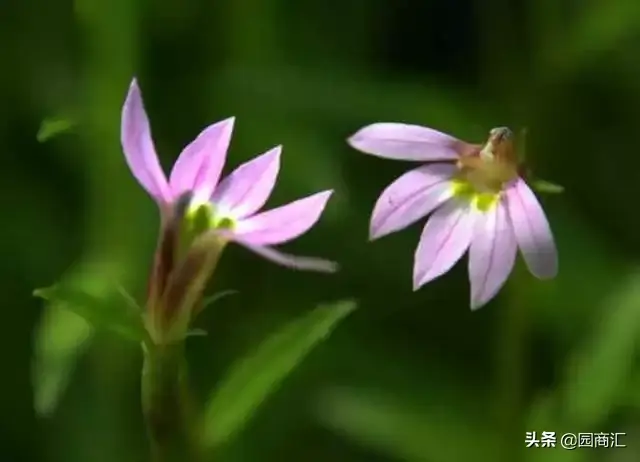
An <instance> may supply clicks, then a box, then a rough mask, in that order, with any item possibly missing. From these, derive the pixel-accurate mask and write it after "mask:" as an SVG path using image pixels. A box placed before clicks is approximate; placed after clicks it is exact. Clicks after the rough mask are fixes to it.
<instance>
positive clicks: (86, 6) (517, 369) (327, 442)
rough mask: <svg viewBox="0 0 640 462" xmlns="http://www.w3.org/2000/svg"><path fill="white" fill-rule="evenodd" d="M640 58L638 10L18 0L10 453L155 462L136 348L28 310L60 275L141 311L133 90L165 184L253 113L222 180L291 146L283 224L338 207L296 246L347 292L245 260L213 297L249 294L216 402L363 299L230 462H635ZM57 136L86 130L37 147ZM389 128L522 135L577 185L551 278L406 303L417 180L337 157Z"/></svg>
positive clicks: (8, 342) (208, 358)
mask: <svg viewBox="0 0 640 462" xmlns="http://www.w3.org/2000/svg"><path fill="white" fill-rule="evenodd" d="M639 45H640V3H638V2H634V1H629V0H607V1H596V0H588V1H561V0H520V1H517V2H516V1H507V0H476V1H471V0H466V1H465V0H446V1H444V0H441V1H431V0H393V1H391V0H344V1H342V2H320V1H299V0H262V1H260V0H220V1H204V0H183V1H180V2H178V1H169V0H163V1H156V2H152V1H149V0H147V1H137V0H111V1H104V0H93V1H91V0H78V1H76V2H75V3H74V4H72V3H71V2H69V1H65V0H21V1H19V0H4V1H2V2H1V3H0V53H1V55H0V60H1V62H2V63H3V70H2V71H1V72H0V148H1V150H2V154H1V155H2V159H3V165H2V170H1V172H2V173H1V175H2V181H1V182H0V188H2V189H1V193H2V194H0V201H1V204H2V213H3V215H4V218H3V220H2V226H1V227H0V256H1V258H0V265H1V270H2V273H1V274H2V279H1V280H0V291H1V292H0V294H2V299H3V305H4V306H3V308H2V313H3V318H2V319H3V321H2V323H1V326H2V333H1V335H0V339H1V340H0V341H1V342H2V343H1V345H0V347H1V350H0V351H2V355H3V356H2V367H3V369H2V381H1V382H0V392H1V393H0V410H1V412H2V414H1V415H2V419H1V421H0V460H1V461H3V462H4V461H7V462H18V461H30V460H50V461H60V462H62V461H64V462H88V461H91V462H101V461H105V462H106V461H118V462H120V461H138V460H145V457H146V442H145V439H144V438H145V436H144V431H143V430H144V428H143V423H142V420H141V418H140V412H139V371H140V364H141V357H140V352H139V348H138V347H137V346H136V345H134V344H128V343H126V342H125V343H123V342H122V341H121V340H120V339H118V338H116V337H114V336H112V335H110V334H105V333H97V334H94V333H92V331H91V329H90V328H89V327H87V325H86V324H84V322H83V321H82V320H80V319H79V318H77V317H76V316H75V315H73V314H70V313H68V312H65V311H61V310H59V309H55V307H49V308H47V307H46V306H43V304H42V302H41V301H40V300H38V299H35V298H33V297H32V296H31V292H32V290H33V289H34V288H36V287H41V286H46V285H49V284H51V283H53V282H54V281H56V280H58V279H59V278H60V277H61V275H63V274H65V275H66V276H67V277H69V278H74V279H76V280H77V281H80V282H81V283H82V284H85V285H86V286H87V287H90V288H91V290H94V291H98V292H99V291H100V290H103V288H104V287H105V285H106V284H107V283H108V282H107V281H110V280H112V279H113V278H116V279H118V280H119V281H120V282H122V283H123V284H124V285H126V286H127V287H128V288H129V289H130V290H131V291H132V292H134V293H135V294H137V295H140V294H143V292H144V284H145V281H146V274H147V271H148V267H149V262H150V260H151V256H152V252H153V249H154V246H155V242H156V233H157V227H158V216H157V209H156V207H155V205H154V204H153V203H152V201H151V200H150V199H149V197H148V196H147V195H146V194H145V193H144V191H143V190H142V189H141V188H140V187H139V186H138V185H137V183H136V182H135V180H134V179H133V178H132V176H131V174H130V172H129V171H128V169H127V166H126V164H125V162H124V158H123V155H122V152H121V148H120V145H119V124H120V110H121V106H122V103H123V101H124V96H125V93H126V90H127V87H128V85H129V82H130V80H131V78H132V77H133V76H134V75H135V76H137V77H138V78H139V81H140V85H141V87H142V91H143V94H144V97H145V103H146V106H147V110H148V112H149V116H150V119H151V124H152V128H153V133H154V138H155V142H156V147H157V149H158V151H159V153H160V155H161V157H162V161H163V164H164V165H165V167H166V168H167V169H168V168H169V167H170V165H171V164H172V162H173V161H174V159H175V158H176V157H177V155H178V153H179V152H180V150H181V148H182V147H183V146H185V145H186V144H187V143H188V142H189V141H190V140H191V139H192V138H193V137H194V136H195V135H196V134H197V133H198V132H199V131H200V130H201V129H202V128H203V127H205V126H206V125H207V124H209V123H212V122H214V121H217V120H221V119H223V118H226V117H228V116H231V115H235V116H236V117H237V120H236V129H235V135H234V138H233V141H232V147H231V150H230V154H229V161H228V164H227V171H228V170H229V169H231V168H233V167H235V166H237V165H238V164H239V163H241V162H243V161H245V160H247V159H249V158H251V157H253V156H255V155H257V154H259V153H262V152H264V151H266V150H267V149H269V148H271V147H273V146H275V145H277V144H283V145H284V151H283V167H282V170H281V174H280V181H279V183H278V186H277V189H276V193H275V195H274V197H273V201H272V202H270V204H281V203H284V202H287V201H290V200H292V199H294V198H297V197H301V196H303V195H307V194H310V193H312V192H315V191H318V190H320V189H327V188H335V189H336V194H335V195H334V197H333V198H332V200H331V201H330V203H329V206H328V208H327V211H326V213H325V215H324V216H323V219H322V220H321V221H320V223H319V225H318V226H317V227H316V228H314V230H313V231H312V232H310V233H309V234H308V235H306V236H304V237H303V238H301V239H299V240H298V241H296V242H295V243H294V244H292V245H289V246H287V250H288V251H295V252H297V253H301V254H306V255H319V256H323V257H326V258H332V259H335V260H338V261H340V262H341V263H342V266H343V269H342V271H341V272H340V273H339V274H338V275H336V276H325V275H318V274H313V273H299V272H294V271H291V270H287V269H283V268H279V267H275V266H273V265H272V264H270V263H269V262H266V261H264V260H261V259H259V258H257V257H255V256H253V255H251V254H248V253H247V252H245V251H243V250H242V249H239V248H232V249H230V250H229V252H228V253H226V254H225V256H224V259H223V262H222V265H221V267H220V269H219V271H218V273H217V274H216V277H215V280H214V281H213V283H212V288H211V290H212V291H215V290H222V289H236V290H239V291H240V294H239V295H236V296H234V297H230V298H228V299H225V300H224V301H221V302H220V303H219V304H218V305H216V306H215V307H213V308H211V309H210V310H208V311H207V312H205V314H204V315H203V316H202V318H201V319H200V320H199V326H198V327H202V328H205V329H206V330H207V331H208V332H209V335H208V336H207V337H198V338H194V339H193V340H190V341H189V360H190V364H191V367H192V369H193V374H194V382H195V386H196V390H197V391H198V393H199V396H201V398H202V399H204V397H205V396H206V393H207V391H208V390H209V389H210V388H211V387H212V386H213V385H214V384H215V382H216V380H218V379H219V378H221V377H222V376H223V375H224V371H225V370H226V368H227V367H228V366H229V365H230V364H231V363H232V361H233V360H234V359H235V358H237V357H239V356H241V355H242V354H243V353H245V352H247V351H249V349H250V348H252V347H253V346H254V345H256V344H257V343H258V342H259V341H260V340H261V339H262V338H263V337H265V336H266V335H267V334H268V333H269V332H270V331H272V330H273V329H275V328H276V327H277V326H279V325H281V324H282V323H283V322H286V321H287V320H289V319H291V318H293V317H295V316H296V315H299V314H301V313H304V312H305V311H308V310H309V309H311V308H312V307H313V306H314V305H316V304H317V303H319V302H324V301H331V300H335V299H338V298H344V297H354V298H356V299H357V300H358V301H359V302H360V306H359V309H358V310H357V311H356V312H355V313H353V314H352V315H351V316H350V317H349V318H348V319H347V320H346V321H344V323H343V324H341V325H340V326H339V327H338V329H337V330H336V332H335V333H334V334H333V335H332V336H331V337H330V339H329V340H328V341H327V342H325V343H323V344H322V345H321V346H320V347H318V348H317V349H316V350H315V351H314V352H313V354H312V355H311V356H309V357H308V359H307V360H306V361H305V362H304V363H303V364H302V366H301V367H299V368H298V369H297V370H296V371H295V373H294V374H293V375H292V376H290V377H289V378H288V379H287V381H286V382H285V384H284V385H283V386H282V387H280V388H279V389H278V390H277V392H276V393H275V394H274V395H272V396H271V398H270V399H269V400H268V401H267V402H265V403H264V405H263V406H261V407H260V408H259V410H258V412H257V413H256V414H255V416H254V419H253V420H252V421H251V422H250V424H249V425H248V426H247V427H246V428H245V429H244V430H243V432H242V433H241V434H239V435H238V437H237V438H236V439H235V440H233V442H231V443H230V444H228V445H227V446H225V447H224V448H222V449H221V452H219V453H218V454H217V457H216V458H214V459H213V460H218V461H223V460H224V461H231V462H233V461H268V462H271V461H273V462H276V461H277V462H280V461H283V462H285V461H303V462H314V461H323V462H324V461H349V462H360V461H362V462H365V461H366V462H387V461H408V462H449V461H452V462H457V461H460V462H467V461H480V462H483V461H487V462H489V461H490V462H494V461H502V460H503V461H505V462H507V461H508V462H513V461H520V460H523V461H529V460H531V461H537V460H540V461H547V460H549V461H559V462H564V461H613V462H620V461H632V460H640V444H638V435H639V434H640V367H639V366H640V363H639V362H638V340H637V339H639V338H640V273H638V271H637V266H636V262H637V260H638V257H639V250H640V246H639V245H638V244H639V241H640V237H639V236H640V234H639V233H638V211H639V208H638V198H639V196H638V186H639V184H640V173H639V169H640V146H638V130H639V128H640V58H639V57H638V46H639ZM49 117H63V118H68V119H70V120H73V121H74V122H75V123H76V125H75V127H74V128H73V130H71V131H69V132H67V133H65V134H61V135H59V136H58V137H55V138H53V139H51V140H49V141H47V142H45V143H39V142H38V141H37V139H36V133H37V132H38V129H39V126H40V124H41V122H42V121H43V119H45V118H49ZM377 121H396V122H408V123H417V124H421V125H426V126H430V127H434V128H436V129H439V130H442V131H445V132H448V133H452V134H454V135H455V136H457V137H459V138H462V139H466V140H469V141H473V142H481V141H483V140H484V139H485V137H486V134H487V132H488V130H489V129H490V128H492V127H495V126H501V125H508V126H510V127H512V128H514V129H515V130H518V129H520V128H523V127H527V128H528V138H527V159H528V161H529V163H530V165H531V166H532V167H533V168H534V169H535V172H536V174H537V175H538V176H540V177H542V178H545V179H549V180H551V181H554V182H557V183H560V184H562V185H563V186H564V187H565V188H566V191H565V192H564V193H563V194H561V195H554V196H545V197H542V202H543V205H544V207H545V210H546V211H547V213H548V216H549V220H550V222H551V225H552V228H553V230H554V233H555V235H556V239H557V244H558V248H559V254H560V274H559V276H558V277H557V278H556V279H555V280H553V281H550V282H540V281H537V280H535V278H533V277H532V276H531V275H529V274H528V273H527V272H526V270H525V269H524V268H523V265H522V263H521V262H520V263H519V264H518V268H517V270H516V271H515V274H514V275H513V276H512V277H511V278H510V281H509V282H508V284H507V286H506V287H505V289H504V290H503V291H502V292H501V293H500V294H499V296H498V297H497V298H496V299H495V300H494V301H492V302H491V303H489V304H488V305H487V306H486V307H484V308H483V309H482V310H480V311H478V312H471V311H470V309H469V306H468V299H469V293H468V292H469V287H468V281H467V276H466V263H462V264H459V265H457V266H456V267H455V268H454V270H453V271H452V272H451V273H450V274H448V275H446V276H444V277H442V278H440V279H438V280H436V281H434V282H433V283H431V284H429V285H428V286H426V287H424V288H423V289H421V290H420V291H418V292H416V293H414V292H412V291H411V268H412V259H413V251H414V248H415V246H416V245H417V239H418V236H419V232H420V226H419V225H415V226H412V227H411V228H410V229H409V230H405V231H403V232H400V233H397V234H394V235H392V236H390V237H388V238H385V239H383V240H380V241H379V242H375V243H368V242H367V229H368V219H369V216H370V213H371V210H372V208H373V204H374V202H375V199H376V197H377V195H378V194H379V193H380V192H381V191H382V189H383V188H384V187H385V186H386V185H388V184H389V183H390V182H391V181H392V180H393V179H395V178H396V177H397V176H398V175H399V174H400V173H401V172H403V171H405V170H407V169H408V168H411V164H409V163H403V162H394V161H390V160H384V159H378V158H374V157H371V156H366V155H364V154H361V153H359V152H357V151H354V150H352V149H351V148H349V147H348V145H347V144H346V142H345V139H346V138H347V137H348V136H349V135H350V134H352V133H353V132H355V131H356V130H357V129H359V128H360V127H362V126H364V125H367V124H369V123H373V122H377ZM465 261H466V260H465ZM34 403H35V405H34ZM41 414H46V416H41ZM533 430H535V431H537V432H539V433H540V432H541V431H555V432H557V434H558V436H559V435H560V434H562V433H564V432H572V433H578V432H619V433H626V436H624V437H623V439H622V442H623V443H625V444H626V445H627V448H625V449H621V448H617V449H600V450H590V449H584V448H581V449H577V450H575V451H566V450H562V449H559V448H558V449H546V448H545V449H543V448H538V449H535V448H532V449H525V448H524V446H525V444H524V435H525V432H526V431H533Z"/></svg>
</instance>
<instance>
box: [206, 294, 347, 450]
mask: <svg viewBox="0 0 640 462" xmlns="http://www.w3.org/2000/svg"><path fill="white" fill-rule="evenodd" d="M355 307H356V304H355V303H354V302H352V301H342V302H338V303H335V304H331V305H321V306H319V307H318V308H316V309H315V310H313V311H311V312H310V313H307V314H305V315H304V316H302V317H301V318H299V319H296V320H294V321H292V322H290V323H288V324H287V325H285V326H284V327H283V328H282V329H280V330H279V331H277V332H276V333H274V334H273V335H272V336H270V337H268V338H267V339H266V340H265V341H263V342H262V343H261V344H260V345H259V346H258V348H257V349H256V350H255V351H253V353H251V354H250V355H249V356H247V357H245V358H243V359H241V360H239V361H238V362H237V363H236V364H235V366H233V367H232V368H231V370H230V372H229V373H228V375H227V377H226V378H225V379H223V381H222V382H221V383H220V385H219V387H218V388H217V389H216V390H214V392H213V393H212V395H211V397H210V399H209V402H208V404H207V407H206V410H205V415H204V422H203V430H204V433H203V437H204V441H203V442H204V444H205V445H206V446H208V447H213V446H217V445H220V444H222V443H225V442H227V441H228V440H229V439H230V438H231V437H232V436H233V435H234V434H235V433H236V432H237V431H238V430H240V429H241V428H242V426H243V425H244V424H245V423H246V421H247V420H248V419H249V418H250V417H251V416H252V415H253V414H254V413H255V412H256V410H257V409H258V407H259V406H260V404H261V403H262V402H263V401H264V400H265V399H266V398H267V397H268V396H269V395H270V394H271V393H272V392H273V391H274V390H275V389H276V388H277V387H278V386H279V385H280V383H281V382H282V381H283V380H284V379H285V378H286V377H287V376H288V375H289V374H290V373H291V372H292V371H293V370H294V369H295V368H296V366H298V365H299V364H300V362H301V361H302V360H303V359H304V358H305V356H306V355H307V354H308V353H309V352H310V351H311V350H312V349H313V347H315V346H316V345H317V344H319V343H320V342H321V341H322V340H323V339H325V338H326V337H327V336H328V335H329V334H330V333H331V332H332V331H333V329H334V328H335V327H336V325H337V324H338V323H339V322H340V321H341V320H342V319H343V318H345V317H346V316H347V315H348V314H349V313H351V312H352V311H353V310H354V309H355Z"/></svg>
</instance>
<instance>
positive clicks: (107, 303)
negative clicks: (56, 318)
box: [33, 283, 148, 342]
mask: <svg viewBox="0 0 640 462" xmlns="http://www.w3.org/2000/svg"><path fill="white" fill-rule="evenodd" d="M116 294H117V295H118V296H117V297H116V296H115V295H116ZM33 295H35V296H36V297H40V298H43V299H45V300H47V301H49V302H54V303H56V304H57V305H58V306H60V307H61V308H64V309H66V310H69V311H72V312H74V313H75V314H77V315H78V316H80V317H82V318H84V319H85V320H86V321H88V322H89V323H90V324H91V325H93V326H94V327H96V328H104V329H108V330H111V331H113V332H116V333H118V334H120V335H121V336H123V337H126V338H129V339H131V340H134V341H137V342H143V341H147V339H148V334H147V331H146V329H145V327H144V323H143V321H142V316H141V315H140V312H138V311H137V310H135V311H134V310H133V309H132V306H131V305H130V303H131V301H130V300H129V299H125V300H124V301H123V300H122V299H120V297H122V294H121V293H120V291H117V292H116V291H114V292H113V293H110V294H109V295H107V296H105V297H97V296H94V295H91V294H89V293H88V292H86V291H84V290H82V289H80V288H78V287H75V286H74V285H72V284H68V283H60V284H56V285H53V286H51V287H47V288H43V289H36V290H34V292H33Z"/></svg>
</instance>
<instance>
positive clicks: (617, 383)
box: [564, 270, 640, 427]
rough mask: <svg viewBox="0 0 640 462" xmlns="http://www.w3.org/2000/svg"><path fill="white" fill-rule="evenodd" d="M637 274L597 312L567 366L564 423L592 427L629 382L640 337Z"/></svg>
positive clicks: (610, 407)
mask: <svg viewBox="0 0 640 462" xmlns="http://www.w3.org/2000/svg"><path fill="white" fill-rule="evenodd" d="M639 306H640V270H637V271H636V272H635V273H634V274H632V275H630V276H629V277H628V278H627V280H626V281H624V282H623V287H622V288H621V290H619V291H618V292H617V293H615V294H613V296H612V298H610V299H609V300H607V301H606V303H605V304H603V306H602V308H601V312H602V319H601V320H600V321H599V322H598V323H597V324H596V326H595V327H596V331H595V332H594V334H593V337H592V338H591V341H590V342H589V343H588V344H587V346H586V348H585V349H584V350H582V351H580V352H579V354H578V355H577V356H576V358H575V359H574V361H573V362H571V363H570V364H569V368H568V371H567V372H568V374H567V381H566V384H565V387H564V391H565V393H566V395H565V398H564V403H565V413H566V417H567V419H568V423H570V424H575V425H586V426H591V427H595V426H597V425H598V424H600V423H601V422H602V420H603V419H604V418H606V417H607V414H608V413H609V412H610V411H611V409H612V407H613V405H614V404H615V403H616V401H617V399H618V397H619V394H620V393H621V392H622V391H623V390H624V386H625V384H626V383H627V380H628V379H629V378H630V375H631V371H632V367H633V364H634V361H635V353H636V351H637V339H638V337H639V336H640V310H639V309H638V307H639Z"/></svg>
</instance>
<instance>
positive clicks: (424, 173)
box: [349, 123, 558, 309]
mask: <svg viewBox="0 0 640 462" xmlns="http://www.w3.org/2000/svg"><path fill="white" fill-rule="evenodd" d="M349 143H350V144H351V146H353V147H354V148H356V149H358V150H360V151H362V152H365V153H368V154H373V155H376V156H380V157H386V158H391V159H399V160H410V161H422V162H433V163H428V164H425V165H422V166H420V167H418V168H415V169H413V170H410V171H409V172H407V173H405V174H404V175H402V176H400V178H398V179H397V180H396V181H394V182H393V183H391V185H389V186H388V187H387V188H386V189H385V190H384V191H383V192H382V194H381V196H380V198H379V199H378V201H377V203H376V205H375V207H374V210H373V215H372V218H371V226H370V238H371V239H377V238H380V237H382V236H384V235H387V234H390V233H393V232H395V231H398V230H400V229H403V228H405V227H407V226H409V225H411V224H413V223H414V222H416V221H418V220H420V219H422V218H424V217H426V216H427V215H428V214H430V213H432V212H433V213H432V215H431V217H430V218H429V220H428V221H427V223H426V225H425V226H424V229H423V231H422V235H421V237H420V241H419V243H418V247H417V249H416V253H415V257H414V270H413V287H414V290H417V289H418V288H420V287H422V286H423V285H424V284H426V283H428V282H430V281H432V280H433V279H435V278H437V277H439V276H441V275H442V274H444V273H446V272H447V271H449V270H450V269H451V268H452V267H453V265H454V264H455V263H456V262H457V261H458V260H459V259H460V258H461V257H462V255H464V253H465V252H466V251H467V250H469V280H470V283H471V308H472V309H477V308H480V307H481V306H483V305H484V304H486V303H487V302H488V301H489V300H491V299H492V298H493V297H494V296H495V295H496V294H497V292H498V291H499V290H500V288H501V287H502V286H503V285H504V283H505V281H506V279H507V277H508V276H509V274H510V273H511V270H512V268H513V265H514V262H515V257H516V253H517V249H518V247H519V248H520V251H521V253H522V255H523V257H524V260H525V262H526V264H527V266H528V268H529V270H530V271H531V273H533V274H534V276H536V277H538V278H541V279H543V278H551V277H554V276H555V275H556V273H557V268H558V260H557V251H556V247H555V243H554V239H553V236H552V233H551V229H550V227H549V223H548V221H547V218H546V217H545V214H544V212H543V210H542V207H541V206H540V204H539V202H538V200H537V199H536V197H535V195H534V193H533V192H532V190H531V189H530V188H529V186H527V184H526V182H525V181H524V180H523V179H522V178H521V177H520V176H519V175H518V165H517V160H516V156H515V154H514V152H513V143H512V134H511V132H510V131H509V130H508V129H506V128H503V127H501V128H496V129H493V130H492V131H491V133H490V135H489V139H488V141H487V142H486V143H485V144H484V145H474V144H470V143H466V142H464V141H461V140H459V139H457V138H454V137H452V136H450V135H447V134H444V133H441V132H439V131H437V130H433V129H431V128H426V127H420V126H417V125H407V124H401V123H376V124H372V125H369V126H367V127H364V128H363V129H361V130H360V131H358V132H357V133H356V134H354V135H353V136H352V137H351V138H350V139H349Z"/></svg>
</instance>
